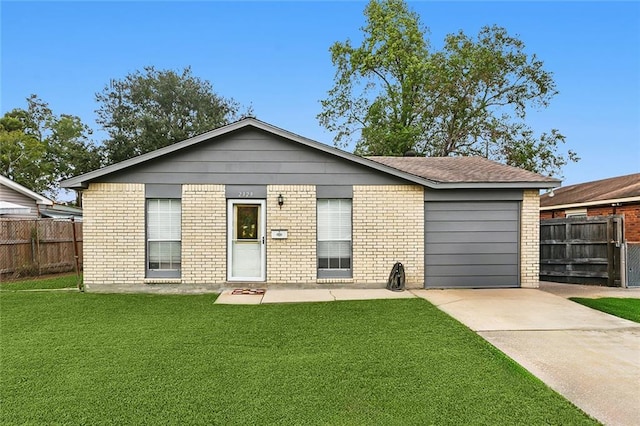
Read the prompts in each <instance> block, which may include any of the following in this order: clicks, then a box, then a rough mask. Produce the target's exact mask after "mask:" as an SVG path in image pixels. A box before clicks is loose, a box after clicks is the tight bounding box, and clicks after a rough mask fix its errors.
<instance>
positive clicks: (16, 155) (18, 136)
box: [0, 114, 51, 192]
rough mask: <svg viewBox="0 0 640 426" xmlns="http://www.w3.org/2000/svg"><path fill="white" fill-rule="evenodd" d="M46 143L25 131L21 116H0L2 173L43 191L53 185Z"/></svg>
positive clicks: (31, 187)
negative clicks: (46, 160)
mask: <svg viewBox="0 0 640 426" xmlns="http://www.w3.org/2000/svg"><path fill="white" fill-rule="evenodd" d="M45 153H46V145H45V144H44V143H42V142H41V141H39V140H38V138H37V137H35V136H33V135H30V134H28V133H26V132H25V128H24V126H23V123H22V122H21V121H20V119H19V118H17V117H15V116H10V115H8V114H5V116H4V117H2V118H0V168H1V173H2V175H4V176H6V177H8V178H9V179H12V180H14V181H16V182H17V183H19V184H21V185H24V186H25V187H27V188H29V189H31V190H33V191H36V192H43V191H45V190H47V189H49V183H50V181H51V180H50V177H51V171H50V164H47V163H46V162H45V159H44V158H45Z"/></svg>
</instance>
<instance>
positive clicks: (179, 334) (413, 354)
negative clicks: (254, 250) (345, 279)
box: [0, 292, 595, 425]
mask: <svg viewBox="0 0 640 426" xmlns="http://www.w3.org/2000/svg"><path fill="white" fill-rule="evenodd" d="M214 300H215V296H213V295H201V296H160V295H141V294H129V295H99V294H83V293H79V292H78V293H75V292H73V293H59V292H36V293H34V292H3V293H2V294H0V303H1V305H0V309H1V310H0V313H1V323H0V325H1V329H0V331H1V338H2V341H1V357H2V359H1V363H0V366H1V367H0V368H1V371H0V373H1V374H0V398H1V400H2V410H0V416H1V418H0V423H2V424H23V423H28V424H242V425H245V424H269V425H270V424H274V425H275V424H277V425H282V424H292V425H302V424H323V425H333V424H340V425H344V424H348V425H352V424H360V425H389V424H396V425H411V424H413V425H426V424H438V425H441V424H450V425H461V424H488V425H494V424H526V425H540V424H562V425H565V424H571V425H574V424H595V422H594V421H593V420H591V419H590V418H588V417H587V416H586V415H585V414H584V413H582V412H581V411H579V410H578V409H577V408H575V407H574V406H573V405H571V404H570V403H569V402H568V401H567V400H565V399H564V398H563V397H561V396H559V395H558V394H557V393H555V392H553V391H552V390H550V389H549V388H547V387H546V386H545V385H544V384H542V383H541V382H540V381H539V380H537V379H536V378H534V377H533V376H531V375H530V374H528V373H527V372H526V371H525V370H524V369H522V368H521V367H520V366H518V365H517V364H515V363H514V362H512V361H511V360H509V359H508V358H506V357H505V356H504V355H503V354H502V353H500V352H499V351H497V350H496V349H494V348H493V347H492V346H491V345H489V344H488V343H487V342H485V341H484V340H483V339H482V338H481V337H479V336H478V335H476V334H475V333H473V332H471V331H470V330H469V329H467V328H466V327H464V326H462V325H461V324H459V323H458V322H456V321H455V320H453V319H451V318H450V317H448V316H447V315H446V314H444V313H442V312H440V311H439V310H438V309H437V308H435V307H434V306H433V305H431V304H429V303H428V302H426V301H424V300H422V299H404V300H379V301H353V302H331V303H301V304H281V305H258V306H241V305H239V306H237V305H236V306H234V305H214V304H213V302H214Z"/></svg>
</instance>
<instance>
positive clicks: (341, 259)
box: [317, 199, 352, 278]
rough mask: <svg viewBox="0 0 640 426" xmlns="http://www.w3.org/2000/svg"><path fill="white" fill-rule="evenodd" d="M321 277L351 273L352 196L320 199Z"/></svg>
mask: <svg viewBox="0 0 640 426" xmlns="http://www.w3.org/2000/svg"><path fill="white" fill-rule="evenodd" d="M317 209H318V211H317V221H318V223H317V238H318V249H317V253H318V278H332V277H336V278H349V277H351V263H352V262H351V200H350V199H319V200H318V201H317Z"/></svg>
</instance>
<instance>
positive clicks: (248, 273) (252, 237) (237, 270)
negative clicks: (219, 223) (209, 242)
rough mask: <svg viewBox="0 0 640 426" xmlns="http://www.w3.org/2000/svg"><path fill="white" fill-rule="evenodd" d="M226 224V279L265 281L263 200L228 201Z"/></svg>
mask: <svg viewBox="0 0 640 426" xmlns="http://www.w3.org/2000/svg"><path fill="white" fill-rule="evenodd" d="M227 221H228V222H227V241H228V244H227V253H228V256H227V279H228V280H229V281H264V280H265V276H266V274H265V269H266V267H265V265H266V255H265V254H266V251H265V229H266V228H265V222H266V211H265V201H264V200H228V202H227Z"/></svg>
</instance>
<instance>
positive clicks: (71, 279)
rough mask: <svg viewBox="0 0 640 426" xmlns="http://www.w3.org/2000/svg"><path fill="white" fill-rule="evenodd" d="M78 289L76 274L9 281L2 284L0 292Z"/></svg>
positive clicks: (0, 284)
mask: <svg viewBox="0 0 640 426" xmlns="http://www.w3.org/2000/svg"><path fill="white" fill-rule="evenodd" d="M61 288H78V278H77V276H76V274H75V273H71V274H60V275H51V276H48V277H45V278H34V279H29V280H20V281H7V282H2V283H0V290H9V291H12V290H36V289H45V290H51V289H61Z"/></svg>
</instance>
